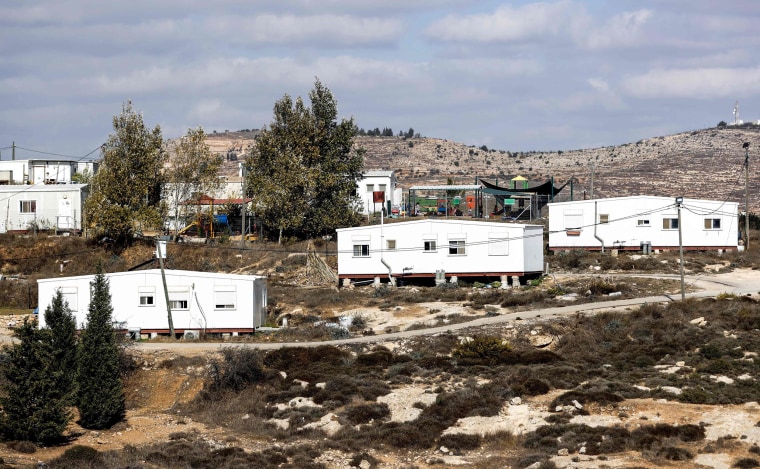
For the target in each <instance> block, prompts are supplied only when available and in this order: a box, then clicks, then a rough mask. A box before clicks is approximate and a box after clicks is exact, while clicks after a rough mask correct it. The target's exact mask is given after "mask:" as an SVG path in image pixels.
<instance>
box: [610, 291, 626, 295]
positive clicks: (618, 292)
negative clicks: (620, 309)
mask: <svg viewBox="0 0 760 469" xmlns="http://www.w3.org/2000/svg"><path fill="white" fill-rule="evenodd" d="M607 296H623V292H621V291H615V292H612V293H610V294H609V295H607Z"/></svg>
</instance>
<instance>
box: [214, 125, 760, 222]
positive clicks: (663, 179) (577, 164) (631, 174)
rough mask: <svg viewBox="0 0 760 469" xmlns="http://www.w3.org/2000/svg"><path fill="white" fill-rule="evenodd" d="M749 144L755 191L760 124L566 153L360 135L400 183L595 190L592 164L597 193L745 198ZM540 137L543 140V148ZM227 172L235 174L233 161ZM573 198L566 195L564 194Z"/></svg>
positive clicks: (231, 141)
mask: <svg viewBox="0 0 760 469" xmlns="http://www.w3.org/2000/svg"><path fill="white" fill-rule="evenodd" d="M253 135H254V133H253V132H233V133H224V134H212V135H209V136H208V143H209V145H210V147H211V148H212V151H214V152H216V153H221V154H224V155H227V154H228V152H229V153H230V154H235V155H237V158H238V159H242V158H243V157H244V155H245V154H246V152H247V151H248V149H249V148H250V145H251V144H252V141H253ZM744 142H749V143H750V148H749V150H750V153H749V154H750V178H749V179H750V186H749V187H750V193H751V194H755V193H757V191H758V190H760V181H758V169H757V167H758V165H757V164H753V160H754V161H757V157H756V156H755V155H757V151H758V149H760V127H758V126H753V125H746V126H742V127H726V128H711V129H703V130H695V131H691V132H684V133H679V134H675V135H668V136H660V137H652V138H648V139H643V140H640V141H638V142H632V143H627V144H624V145H618V146H609V147H601V148H591V149H579V150H568V151H535V152H534V151H531V152H511V151H508V150H502V149H489V148H486V147H485V146H483V147H474V146H467V145H463V144H460V143H456V142H452V141H449V140H446V139H437V138H410V139H406V138H403V137H358V138H357V140H356V145H357V146H359V147H362V148H364V149H365V150H366V154H365V166H366V168H367V169H392V170H395V171H396V175H397V178H398V182H399V185H400V186H401V187H403V188H408V187H411V186H413V185H419V184H439V183H446V181H447V179H448V178H451V179H453V180H454V181H455V182H457V183H462V184H470V183H474V181H475V178H476V177H477V176H480V177H483V178H486V179H488V180H491V181H493V180H495V179H496V177H499V179H500V180H503V178H507V177H511V176H513V175H516V174H520V175H523V176H526V177H528V178H530V179H535V180H545V179H548V178H550V177H552V176H553V177H554V178H555V181H556V182H557V184H564V183H565V182H566V181H568V180H569V179H570V178H575V180H576V184H575V187H574V192H575V196H576V197H582V196H583V195H582V194H583V191H584V190H586V191H587V193H589V194H590V192H591V178H592V165H593V173H594V194H595V196H596V197H616V196H625V195H634V194H647V195H661V196H677V195H682V196H685V197H694V198H708V199H717V200H731V201H739V202H743V200H744V173H743V163H744V149H743V148H742V144H743V143H744ZM538 145H540V142H538V143H537V146H538ZM226 167H227V170H228V171H235V172H236V169H235V168H236V167H237V165H236V162H235V161H229V162H228V163H227V165H226ZM563 195H566V196H569V193H568V194H563ZM750 209H751V210H752V211H755V212H757V211H760V200H757V198H753V197H751V198H750Z"/></svg>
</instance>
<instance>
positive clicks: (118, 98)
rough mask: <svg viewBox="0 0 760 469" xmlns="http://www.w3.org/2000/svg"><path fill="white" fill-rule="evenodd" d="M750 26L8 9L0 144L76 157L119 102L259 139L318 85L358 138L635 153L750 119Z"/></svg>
mask: <svg viewBox="0 0 760 469" xmlns="http://www.w3.org/2000/svg"><path fill="white" fill-rule="evenodd" d="M758 24H760V2H759V1H755V0H732V1H729V2H718V1H715V0H614V1H612V0H609V1H602V0H598V1H573V0H559V1H547V2H529V1H511V2H499V1H487V0H483V1H479V0H466V1H465V0H411V1H410V0H384V1H376V2H368V1H364V0H320V1H316V0H290V1H288V0H271V1H270V0H219V1H208V0H186V1H184V2H177V1H168V0H131V1H129V2H125V1H103V0H69V1H66V2H62V1H59V0H41V1H34V0H31V1H24V0H8V1H3V2H2V3H0V149H2V148H4V147H9V146H10V145H11V142H12V141H15V142H16V145H18V146H20V147H24V148H29V149H34V150H39V151H46V152H53V153H61V154H65V155H73V156H84V155H85V154H87V153H89V152H90V151H91V150H93V149H95V148H97V147H98V146H99V145H100V144H101V143H103V142H104V141H105V140H106V138H107V136H108V134H109V132H111V129H112V127H111V125H112V117H113V116H114V115H115V114H118V113H120V112H121V108H122V103H124V102H125V101H127V100H131V101H132V103H133V106H134V108H135V109H137V110H139V111H141V112H142V113H143V115H144V119H145V122H146V123H147V124H148V125H150V126H154V125H156V124H158V125H160V126H161V128H162V130H163V135H164V137H165V138H174V137H178V136H180V135H182V134H184V133H185V132H186V131H187V129H188V128H190V127H196V126H199V125H201V126H203V128H204V129H205V130H206V131H207V132H209V133H210V132H212V131H213V130H217V131H223V130H225V129H229V130H239V129H245V128H261V127H263V126H266V125H267V124H268V123H269V122H270V121H271V120H272V106H273V104H274V102H275V101H276V100H277V99H279V98H281V97H282V96H283V95H284V94H286V93H287V94H290V95H291V96H304V97H306V96H307V95H308V92H309V90H310V89H311V87H312V85H313V83H314V79H315V77H319V79H320V80H321V81H322V82H323V83H324V84H325V85H326V86H327V87H328V88H330V90H331V91H332V92H333V94H334V95H335V97H336V98H337V100H338V109H339V112H340V113H341V115H342V116H344V117H353V118H354V119H355V121H356V124H357V125H358V126H359V127H363V128H366V129H369V128H375V127H379V128H383V127H391V128H392V129H393V130H394V131H395V133H398V131H399V130H404V131H406V130H407V129H409V128H410V127H411V128H413V129H414V130H415V131H416V132H420V133H421V134H422V135H424V136H427V137H439V138H446V139H449V140H454V141H457V142H461V143H465V144H468V145H477V146H481V145H487V146H488V147H489V148H497V149H502V150H511V151H525V150H557V149H563V150H570V149H578V148H589V147H598V146H604V145H616V144H622V143H627V142H635V141H637V140H639V139H641V138H647V137H654V136H659V135H666V134H672V133H677V132H681V131H687V130H692V129H699V128H705V127H710V126H714V125H716V124H717V123H718V122H719V121H721V120H724V121H726V122H731V121H733V119H734V116H733V109H734V104H735V102H737V101H738V102H739V116H740V118H741V119H743V120H745V121H750V120H752V121H755V120H758V119H760V58H759V57H760V48H758V45H760V44H759V43H760V29H759V28H758V27H757V25H758ZM0 151H1V152H2V158H3V159H8V158H9V154H10V151H9V150H7V149H2V150H0ZM18 155H19V156H30V157H32V156H39V155H38V154H30V153H29V152H27V151H25V150H19V152H18Z"/></svg>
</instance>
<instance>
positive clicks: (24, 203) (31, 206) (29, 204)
mask: <svg viewBox="0 0 760 469" xmlns="http://www.w3.org/2000/svg"><path fill="white" fill-rule="evenodd" d="M18 211H19V213H37V201H36V200H20V201H19V209H18Z"/></svg>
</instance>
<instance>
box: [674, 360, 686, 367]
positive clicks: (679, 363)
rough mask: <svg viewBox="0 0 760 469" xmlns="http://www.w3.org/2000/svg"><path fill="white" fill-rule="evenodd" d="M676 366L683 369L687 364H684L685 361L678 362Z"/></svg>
mask: <svg viewBox="0 0 760 469" xmlns="http://www.w3.org/2000/svg"><path fill="white" fill-rule="evenodd" d="M676 366H677V367H681V368H683V367H684V366H686V362H684V361H678V362H676Z"/></svg>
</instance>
